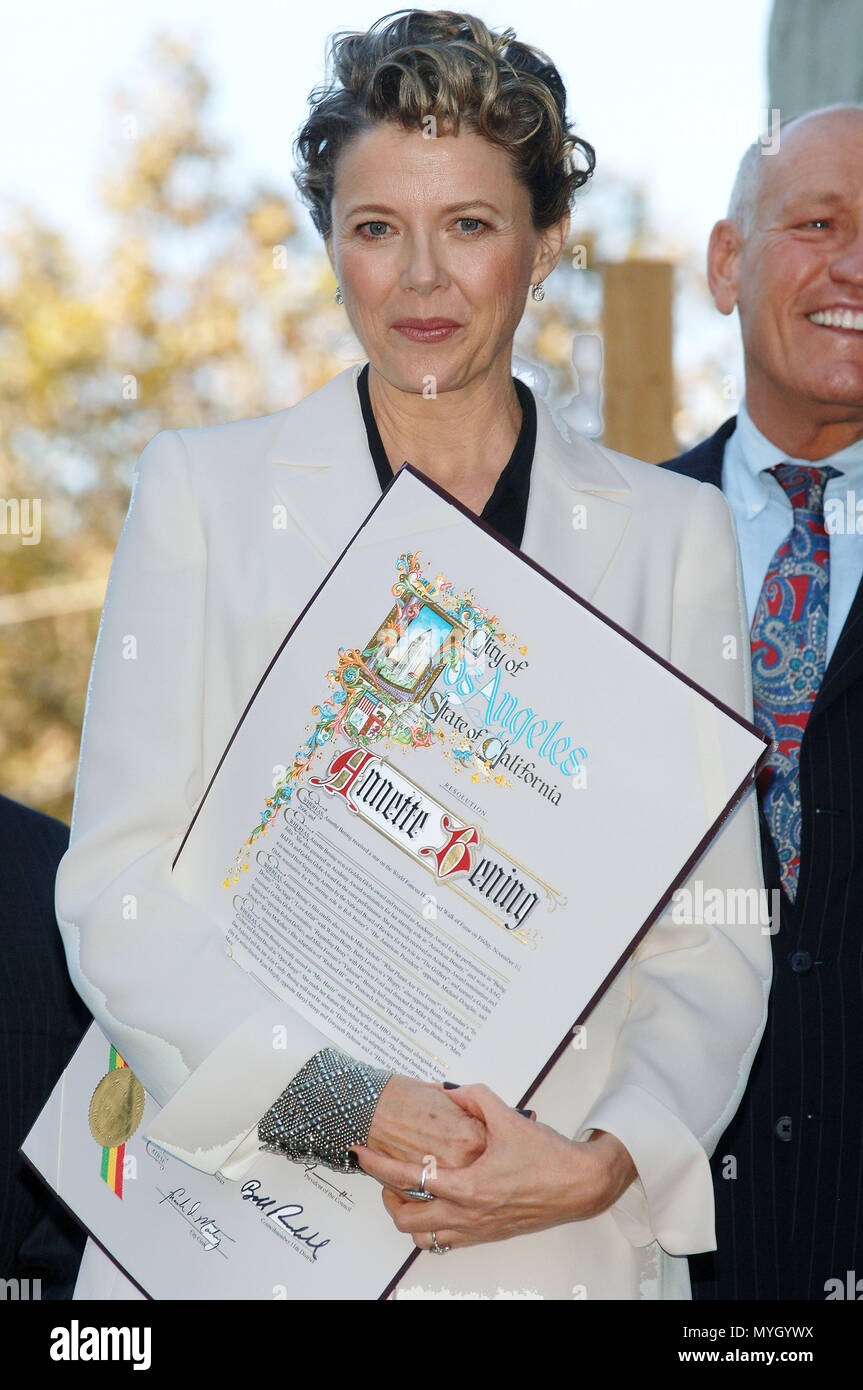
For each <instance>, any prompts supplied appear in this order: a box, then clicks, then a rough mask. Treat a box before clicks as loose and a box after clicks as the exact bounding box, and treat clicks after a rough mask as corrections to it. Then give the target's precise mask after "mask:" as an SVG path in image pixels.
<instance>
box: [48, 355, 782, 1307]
mask: <svg viewBox="0 0 863 1390" xmlns="http://www.w3.org/2000/svg"><path fill="white" fill-rule="evenodd" d="M360 365H361V364H360ZM360 365H357V366H354V367H350V368H348V369H347V370H345V371H343V372H341V373H340V374H339V375H338V376H336V377H335V378H334V379H333V380H332V381H329V382H328V383H327V384H326V385H325V386H323V387H321V388H320V389H319V390H317V391H315V392H313V394H312V395H310V396H308V397H307V398H306V399H305V400H303V401H300V402H299V403H298V404H297V405H295V406H292V407H291V408H289V409H286V410H280V411H277V412H276V413H275V414H273V415H267V416H263V417H260V418H258V419H253V420H239V421H237V422H235V423H232V424H227V425H215V426H204V427H198V428H191V429H181V430H163V431H162V432H161V433H160V434H158V435H156V436H155V438H154V439H153V440H151V442H150V443H149V444H148V445H147V447H146V448H145V449H144V451H143V453H142V454H141V457H140V460H139V463H138V469H137V472H136V475H135V479H134V485H133V491H132V498H131V501H130V506H129V513H128V516H127V518H126V523H125V525H124V527H123V531H122V534H121V537H120V541H119V544H118V546H117V552H116V555H115V558H114V564H113V568H112V570H111V577H110V581H109V585H108V592H107V596H106V601H105V608H104V612H103V615H102V623H101V627H100V631H99V637H98V640H97V644H96V651H95V655H94V660H93V669H92V674H91V678H90V687H89V690H88V695H87V706H86V713H85V720H84V730H83V736H82V747H81V760H80V765H79V769H78V781H77V785H76V793H75V804H74V811H73V817H72V827H71V836H70V844H69V849H68V852H67V853H66V855H65V856H64V858H63V860H62V862H61V864H60V869H59V873H58V876H57V892H56V905H57V916H58V921H59V923H60V929H61V931H62V934H63V937H64V940H65V945H66V951H67V957H68V962H69V969H70V971H71V974H72V979H73V981H74V983H75V985H76V988H77V989H78V990H79V992H80V993H81V995H82V996H83V998H84V999H85V1000H86V1002H87V1004H88V1005H89V1007H90V1008H91V1010H92V1011H93V1013H94V1015H95V1017H96V1018H97V1020H98V1021H99V1023H100V1024H101V1026H102V1028H103V1029H104V1030H105V1032H106V1033H107V1034H108V1035H109V1036H110V1038H111V1039H112V1041H113V1042H114V1043H115V1044H116V1046H117V1048H118V1049H119V1051H120V1052H121V1053H122V1055H123V1057H124V1058H126V1060H127V1061H128V1062H129V1065H130V1066H131V1067H132V1068H133V1070H134V1071H135V1072H136V1073H137V1075H138V1076H139V1077H140V1078H141V1080H142V1081H143V1083H144V1085H145V1086H146V1087H147V1089H148V1090H149V1091H150V1092H151V1094H152V1095H153V1096H154V1097H155V1098H156V1100H157V1101H159V1103H160V1104H161V1105H162V1106H163V1107H164V1108H163V1110H162V1111H161V1114H160V1115H159V1117H158V1119H157V1121H156V1122H155V1124H154V1126H153V1128H152V1129H151V1130H150V1134H151V1135H152V1137H153V1139H154V1140H155V1141H156V1142H157V1143H159V1144H161V1145H162V1146H163V1147H165V1148H166V1149H169V1150H171V1151H172V1152H174V1153H176V1154H177V1155H178V1156H179V1157H181V1158H183V1159H185V1160H186V1161H187V1162H189V1163H191V1164H193V1165H195V1166H196V1167H198V1168H200V1169H202V1170H204V1171H206V1172H214V1171H216V1170H217V1169H220V1170H221V1171H222V1172H224V1173H226V1174H227V1175H228V1176H229V1177H236V1176H239V1175H240V1174H241V1173H242V1171H243V1170H244V1168H245V1166H246V1164H247V1162H248V1161H249V1160H248V1155H249V1153H250V1151H251V1150H253V1149H254V1148H255V1145H256V1140H255V1135H254V1132H255V1128H256V1126H257V1122H258V1120H259V1118H260V1117H261V1115H263V1114H264V1112H265V1111H266V1110H267V1109H268V1107H269V1106H270V1105H271V1103H272V1102H273V1100H274V1099H275V1098H276V1096H277V1095H279V1094H280V1093H281V1091H282V1090H283V1089H284V1087H285V1086H286V1085H287V1083H288V1081H289V1080H290V1079H291V1077H292V1076H293V1075H294V1074H295V1073H296V1072H297V1071H298V1070H299V1068H300V1066H301V1065H302V1064H303V1062H305V1061H306V1059H307V1058H308V1057H309V1056H310V1055H311V1054H312V1053H314V1052H316V1051H317V1050H318V1049H319V1048H320V1047H322V1046H324V1045H325V1044H326V1041H327V1040H326V1039H325V1038H324V1037H323V1035H322V1034H321V1033H319V1032H318V1031H317V1030H316V1029H315V1028H314V1027H312V1026H311V1025H310V1024H308V1023H306V1022H305V1021H304V1020H302V1019H300V1018H299V1017H297V1016H296V1015H295V1014H293V1013H292V1012H291V1011H290V1010H289V1009H288V1008H286V1007H285V1006H284V1005H281V1004H278V1003H274V1002H273V1001H272V1000H270V999H269V998H265V997H264V996H263V995H262V993H261V991H260V989H259V987H258V986H257V985H256V984H255V983H254V982H253V981H252V980H251V978H250V977H249V976H248V975H246V974H245V973H244V972H243V971H242V970H241V969H239V968H238V967H237V966H236V965H234V964H233V963H232V962H231V961H230V960H229V959H228V957H227V956H226V955H225V954H224V950H223V945H222V938H221V934H220V933H219V932H218V931H217V930H214V929H213V927H212V926H211V924H210V923H209V922H207V921H206V920H203V919H202V917H201V915H200V914H199V913H198V912H197V911H196V910H195V909H194V908H193V907H191V906H190V905H189V904H188V903H187V902H185V901H184V900H183V898H182V897H181V896H180V894H179V892H178V890H177V887H176V885H175V884H174V883H173V882H172V878H171V862H172V860H173V858H174V856H175V854H176V852H177V849H178V847H179V844H180V841H181V839H182V837H183V834H184V832H185V830H186V827H187V826H188V823H189V821H190V819H191V817H192V815H193V813H194V811H195V808H196V806H197V804H198V802H199V800H200V798H201V796H202V795H203V792H204V789H205V788H206V786H207V783H208V781H209V778H210V776H211V774H212V772H213V770H214V768H215V766H216V764H217V762H218V760H219V758H220V756H221V754H222V752H223V750H224V747H225V744H226V742H227V740H228V739H229V737H230V735H231V733H232V732H233V729H234V727H235V725H236V723H237V720H238V719H239V716H240V715H241V713H242V711H243V709H244V708H245V705H246V703H247V700H248V698H249V695H250V693H251V691H252V689H253V688H254V686H255V685H256V684H257V682H258V680H259V679H260V676H261V675H262V673H263V671H264V669H265V667H266V666H267V664H268V662H269V660H270V658H271V656H272V654H273V652H274V651H275V649H276V647H277V646H278V645H279V643H280V642H281V640H282V638H283V636H284V634H285V632H286V630H287V629H288V628H289V627H290V625H291V623H292V621H293V620H294V618H295V617H296V615H297V614H298V612H299V611H300V609H301V608H302V607H303V606H304V604H305V603H306V601H307V600H308V599H309V597H310V596H311V594H312V593H313V591H314V590H315V588H316V587H317V585H318V584H319V582H320V580H321V579H322V578H323V576H324V575H325V573H326V572H327V570H328V569H329V567H330V566H331V565H332V563H333V562H334V560H335V559H336V558H337V556H338V555H339V553H340V551H341V550H342V548H343V547H344V545H345V544H346V542H347V541H348V540H349V538H350V536H351V535H352V534H353V532H354V531H355V529H356V527H357V526H358V524H359V522H360V521H361V520H362V518H363V517H364V516H365V514H366V513H367V512H368V511H369V510H370V508H371V506H372V505H373V503H374V502H375V501H376V500H377V498H378V497H379V496H380V487H379V483H378V479H377V475H376V473H375V469H374V465H373V463H372V459H371V457H370V454H369V450H368V444H367V439H366V433H365V428H364V425H363V420H362V415H361V411H360V404H359V399H358V396H357V391H356V377H357V375H358V373H359V370H360ZM537 416H538V419H537V442H536V452H535V457H534V463H533V473H532V477H531V486H530V497H529V502H528V509H527V520H526V526H525V532H524V539H523V543H522V549H523V551H524V552H525V554H527V555H529V556H531V557H533V558H534V559H536V560H537V561H539V562H540V563H541V564H543V565H544V566H545V567H546V568H547V569H548V570H550V571H551V572H552V573H553V574H555V575H557V576H558V578H559V579H560V580H562V581H563V583H565V584H566V585H568V586H569V587H570V588H572V589H574V590H575V591H576V592H577V593H578V594H580V595H582V596H583V597H584V598H585V599H588V600H590V601H591V602H592V603H593V604H595V605H596V606H597V607H598V608H599V609H600V610H602V611H603V612H604V613H606V614H607V615H608V616H609V617H610V618H612V619H614V620H615V621H616V622H618V623H620V624H621V625H622V626H623V627H624V628H626V629H627V630H628V631H630V632H631V633H633V634H634V635H635V636H637V637H638V638H640V639H641V640H642V641H643V642H645V643H646V644H647V645H648V646H649V647H651V648H652V649H653V650H654V651H655V652H657V653H658V654H659V655H661V656H663V657H665V658H667V659H668V660H669V661H671V662H672V663H674V665H676V666H677V667H679V668H680V669H681V670H682V671H683V672H685V673H686V674H687V675H689V676H690V677H692V678H693V679H694V680H695V681H698V682H699V683H700V684H702V685H704V686H705V687H706V688H707V689H709V690H710V691H712V692H713V693H715V694H716V695H717V696H719V697H720V698H721V699H722V700H724V701H725V702H726V703H727V704H729V705H730V706H732V707H733V708H735V709H737V710H739V711H740V712H741V713H743V714H745V715H747V716H748V715H750V713H751V689H750V678H749V658H748V651H749V648H748V638H747V632H746V619H745V615H744V608H743V600H742V585H741V580H740V571H739V564H738V560H737V548H736V542H735V535H734V528H733V522H732V519H731V514H730V510H729V508H728V504H727V503H726V501H725V499H724V497H723V496H722V493H721V492H719V491H718V490H717V489H716V488H713V487H710V486H709V485H707V484H702V483H697V482H694V481H692V480H690V479H689V478H683V477H680V476H678V475H677V474H674V473H670V472H666V471H664V470H659V469H655V468H653V467H651V466H649V465H647V464H643V463H639V462H636V461H635V460H633V459H629V458H625V457H623V456H622V455H618V454H613V453H611V452H609V451H608V450H606V449H603V448H601V447H599V446H598V445H596V444H593V443H591V442H589V441H587V440H585V439H583V438H580V437H578V436H575V437H573V438H571V439H570V438H568V436H567V433H566V428H565V426H564V425H563V423H562V422H560V421H559V420H558V419H557V417H554V416H553V415H552V414H551V413H550V412H549V410H548V408H547V407H546V406H545V404H544V403H543V402H542V400H539V399H538V400H537ZM281 506H284V508H285V509H286V510H287V513H288V516H289V525H288V527H287V529H277V528H275V527H274V525H273V514H274V513H273V509H274V508H276V507H279V508H280V507H281ZM576 506H583V507H584V508H585V509H586V511H585V513H583V514H581V516H580V517H579V519H580V520H585V521H586V524H585V525H584V526H580V527H579V529H575V528H574V527H573V524H572V523H573V516H574V515H576V516H578V515H579V514H578V513H574V508H575V507H576ZM729 637H734V638H736V643H737V656H736V658H732V659H726V658H727V654H728V644H727V642H726V639H727V638H729ZM620 867H621V871H622V872H625V871H626V845H625V844H622V845H621V846H620ZM693 879H700V880H702V882H703V884H704V889H705V891H706V890H708V889H709V888H713V887H718V888H726V887H734V888H741V887H743V888H750V887H760V885H761V883H762V877H761V863H760V851H759V844H758V826H757V817H756V811H755V800H754V795H752V794H751V793H750V795H749V796H748V797H747V798H746V799H745V801H744V802H743V803H741V805H740V807H739V808H738V810H737V811H736V812H735V814H734V815H733V816H732V817H731V818H730V820H729V821H728V822H727V823H726V825H725V826H724V828H723V829H722V831H721V833H720V834H719V836H718V837H717V839H716V840H715V842H714V844H713V846H712V847H711V848H710V850H709V851H708V852H707V854H705V855H704V857H703V858H702V860H701V862H700V863H699V864H698V866H697V868H696V870H695V871H694V874H693ZM770 971H771V953H770V940H769V936H767V935H765V934H764V933H763V932H762V930H761V929H760V927H759V926H758V925H752V926H726V927H718V926H711V925H693V926H682V925H675V924H674V923H673V922H672V921H671V916H670V913H666V914H665V915H664V916H663V917H662V918H661V919H660V920H659V921H658V922H657V923H656V924H655V925H654V926H653V927H652V928H651V930H650V931H649V932H648V933H647V935H646V937H645V938H644V940H643V941H642V943H641V945H640V946H639V948H638V950H637V951H636V952H635V953H634V955H633V957H632V958H631V960H630V961H629V962H628V964H627V965H626V966H625V967H624V968H623V969H622V970H621V972H620V974H619V975H618V977H617V979H616V980H615V981H614V983H613V984H612V985H611V987H610V988H609V990H608V991H607V993H606V994H605V995H604V997H603V999H602V1000H601V1001H600V1003H599V1004H598V1005H597V1006H596V1008H595V1009H594V1011H593V1013H592V1014H591V1016H590V1019H589V1020H588V1022H587V1025H586V1034H585V1037H584V1039H582V1041H585V1042H586V1046H584V1047H579V1048H578V1049H576V1048H575V1047H573V1048H570V1049H568V1050H567V1051H566V1053H565V1054H564V1055H563V1056H562V1057H561V1058H560V1060H559V1061H558V1062H557V1063H556V1065H555V1066H554V1067H553V1069H552V1070H551V1072H550V1073H549V1075H548V1076H547V1078H546V1079H545V1081H544V1082H543V1083H542V1085H541V1086H540V1088H539V1090H538V1091H537V1092H536V1094H535V1097H534V1099H533V1100H532V1102H531V1104H532V1105H533V1106H534V1107H535V1109H536V1110H537V1112H538V1116H539V1119H540V1120H541V1121H544V1122H546V1123H548V1124H550V1125H553V1126H554V1127H555V1128H556V1129H558V1130H560V1131H561V1132H562V1133H564V1134H566V1135H569V1136H572V1137H586V1136H587V1135H588V1134H589V1133H590V1132H591V1130H592V1129H593V1128H599V1129H606V1130H609V1131H610V1132H611V1133H612V1134H615V1135H617V1137H618V1138H619V1139H620V1140H621V1141H622V1142H623V1143H624V1144H625V1145H626V1147H627V1149H628V1150H629V1152H630V1153H631V1155H632V1157H633V1160H634V1162H635V1164H636V1167H637V1169H638V1173H639V1177H638V1180H637V1181H636V1182H635V1183H634V1184H633V1185H632V1186H631V1187H630V1189H629V1190H628V1191H627V1192H626V1193H625V1194H624V1196H623V1198H622V1199H621V1201H620V1202H618V1203H617V1205H616V1206H615V1207H614V1208H613V1209H612V1210H611V1211H610V1212H606V1213H605V1214H603V1215H602V1216H599V1217H595V1218H593V1219H591V1220H590V1221H582V1222H576V1223H571V1224H569V1225H567V1226H560V1227H557V1228H555V1229H553V1230H550V1231H546V1232H541V1233H539V1234H536V1235H530V1236H520V1237H517V1238H515V1239H513V1240H509V1241H505V1242H501V1243H497V1244H494V1245H485V1246H478V1247H474V1248H472V1249H467V1250H454V1251H452V1252H451V1253H450V1254H449V1255H448V1256H447V1257H446V1259H444V1260H440V1259H432V1257H430V1256H428V1255H427V1254H423V1255H421V1256H420V1257H419V1259H418V1260H417V1261H416V1263H415V1264H414V1265H413V1267H412V1268H411V1270H410V1271H409V1273H408V1274H407V1275H406V1276H405V1278H404V1279H403V1280H402V1285H403V1286H404V1287H403V1288H400V1289H399V1290H397V1294H396V1296H411V1295H418V1294H419V1293H424V1294H425V1295H429V1294H430V1293H432V1292H433V1291H435V1290H436V1291H438V1294H440V1292H441V1291H443V1290H446V1291H448V1292H449V1293H450V1294H451V1295H452V1296H459V1295H461V1296H471V1295H472V1296H474V1297H476V1296H477V1295H480V1296H489V1297H492V1296H495V1295H496V1294H497V1296H500V1295H501V1293H502V1294H503V1295H504V1296H506V1295H510V1296H519V1295H530V1294H531V1293H534V1294H538V1295H541V1296H543V1297H553V1298H567V1299H569V1298H573V1297H577V1298H580V1297H587V1298H588V1299H592V1298H644V1297H648V1298H649V1297H672V1298H687V1297H689V1280H688V1274H687V1268H686V1260H685V1258H682V1257H684V1256H685V1255H686V1254H687V1253H693V1252H696V1251H702V1250H709V1249H712V1248H713V1247H714V1244H715V1241H714V1226H713V1193H712V1185H711V1176H710V1169H709V1164H708V1157H707V1156H708V1154H709V1153H711V1152H712V1150H713V1147H714V1146H715V1144H716V1142H717V1140H718V1138H719V1136H720V1135H721V1134H722V1131H723V1130H724V1128H725V1127H726V1125H727V1124H728V1122H729V1120H730V1119H731V1117H732V1116H733V1114H734V1112H735V1110H736V1108H737V1105H738V1103H739V1101H740V1098H741V1095H742V1092H743V1088H744V1085H745V1083H746V1080H747V1076H748V1072H749V1067H750V1064H751V1062H752V1059H753V1057H754V1054H755V1050H756V1047H757V1045H758V1042H759V1039H760V1037H761V1033H762V1030H763V1027H764V1022H765V1017H766V999H767V992H768V988H769V983H770ZM277 1024H281V1025H283V1026H284V1027H285V1028H286V1029H287V1036H288V1048H287V1051H285V1050H281V1049H279V1050H275V1049H274V1048H273V1046H272V1039H273V1028H274V1026H275V1025H277ZM460 1079H461V1080H462V1081H464V1082H471V1081H482V1080H484V1078H483V1077H472V1076H470V1077H468V1076H466V1077H463V1078H460ZM243 1141H245V1142H243ZM369 1181H372V1179H369ZM498 1291H500V1292H498Z"/></svg>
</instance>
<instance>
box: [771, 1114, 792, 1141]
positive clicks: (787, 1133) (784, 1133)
mask: <svg viewBox="0 0 863 1390" xmlns="http://www.w3.org/2000/svg"><path fill="white" fill-rule="evenodd" d="M773 1133H774V1134H775V1135H776V1138H777V1139H781V1140H782V1142H783V1143H784V1144H790V1142H791V1116H790V1115H780V1117H779V1119H778V1120H777V1121H776V1124H775V1125H774V1126H773Z"/></svg>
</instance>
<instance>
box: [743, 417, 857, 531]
mask: <svg viewBox="0 0 863 1390" xmlns="http://www.w3.org/2000/svg"><path fill="white" fill-rule="evenodd" d="M728 444H729V446H733V448H732V451H731V452H732V457H733V458H734V459H735V460H736V462H737V464H738V467H737V468H736V469H735V470H734V473H735V479H734V481H733V483H732V482H731V480H729V488H728V489H726V490H727V491H728V492H729V501H732V496H731V494H732V493H733V494H734V500H736V501H737V502H738V503H741V504H742V505H743V508H744V509H745V513H746V515H748V516H750V517H753V516H756V515H757V514H758V513H759V512H760V511H762V510H763V509H764V507H766V506H767V503H768V501H770V500H771V498H773V499H774V500H777V501H779V502H780V503H781V504H783V505H787V504H786V503H785V499H784V494H782V493H780V491H779V490H777V491H776V492H775V493H774V490H773V487H772V482H773V480H772V479H768V478H766V477H764V474H765V472H766V471H767V469H769V468H775V467H776V465H777V464H778V463H797V464H799V465H800V466H801V467H802V468H811V467H812V460H811V459H795V458H791V457H789V455H788V454H785V453H783V452H782V450H781V449H780V448H779V446H778V445H777V444H774V443H772V441H771V440H769V439H768V438H767V436H766V435H765V434H762V433H761V430H760V429H759V428H758V426H757V425H756V424H755V421H754V420H753V419H752V416H751V415H750V414H749V411H748V410H747V408H746V401H745V400H743V401H741V403H740V408H739V410H738V412H737V425H736V428H735V430H734V433H733V434H732V436H731V438H730V439H729V441H728ZM828 464H829V465H830V466H831V467H833V468H838V469H839V471H840V473H841V474H842V475H843V476H842V477H841V478H831V479H830V480H829V481H828V483H827V487H826V488H825V495H826V494H827V493H828V492H832V493H835V494H838V493H842V494H843V495H844V493H845V492H846V491H847V489H848V488H849V487H855V486H856V488H857V489H858V490H859V489H860V488H863V439H858V440H856V441H855V443H853V444H849V445H848V447H847V448H845V449H840V450H839V451H838V453H835V454H830V455H829V456H828V457H827V458H823V459H818V461H817V466H818V467H819V468H826V467H827V465H828Z"/></svg>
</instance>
